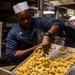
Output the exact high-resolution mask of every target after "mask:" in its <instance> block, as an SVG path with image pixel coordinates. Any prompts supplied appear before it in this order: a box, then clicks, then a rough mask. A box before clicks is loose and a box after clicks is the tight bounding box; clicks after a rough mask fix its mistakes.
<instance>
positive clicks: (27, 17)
mask: <svg viewBox="0 0 75 75" xmlns="http://www.w3.org/2000/svg"><path fill="white" fill-rule="evenodd" d="M17 20H18V22H19V23H20V24H21V26H22V27H26V28H27V27H30V26H31V24H32V15H31V13H30V12H29V10H24V11H21V12H19V13H18V14H17Z"/></svg>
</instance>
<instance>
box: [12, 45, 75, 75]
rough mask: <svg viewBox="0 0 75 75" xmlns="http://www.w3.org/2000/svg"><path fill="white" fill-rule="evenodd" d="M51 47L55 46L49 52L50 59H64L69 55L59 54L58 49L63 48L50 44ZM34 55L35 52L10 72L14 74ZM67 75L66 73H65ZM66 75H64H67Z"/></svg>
mask: <svg viewBox="0 0 75 75" xmlns="http://www.w3.org/2000/svg"><path fill="white" fill-rule="evenodd" d="M52 45H53V46H55V47H56V48H55V49H53V50H52V51H51V52H49V56H50V57H52V58H54V57H55V58H65V57H67V56H69V55H71V54H70V53H67V54H64V55H61V54H59V52H60V51H59V50H58V49H59V48H60V47H64V46H61V45H57V44H52ZM67 48H69V49H71V50H75V49H74V48H71V47H67ZM34 53H35V51H34V52H33V53H32V54H31V55H30V56H29V57H28V58H27V59H25V60H24V61H23V62H22V63H20V64H19V65H18V66H17V67H16V68H14V69H13V70H12V72H14V73H15V71H16V69H17V68H18V67H20V66H22V65H23V64H24V63H25V62H26V61H27V60H28V59H29V58H30V57H31V56H33V55H34ZM67 74H68V73H67ZM67 74H66V75H67Z"/></svg>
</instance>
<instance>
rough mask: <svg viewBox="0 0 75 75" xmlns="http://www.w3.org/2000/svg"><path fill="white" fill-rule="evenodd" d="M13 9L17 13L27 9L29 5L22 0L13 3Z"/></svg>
mask: <svg viewBox="0 0 75 75" xmlns="http://www.w3.org/2000/svg"><path fill="white" fill-rule="evenodd" d="M13 9H14V12H15V14H17V13H19V12H21V11H23V10H27V9H29V6H28V4H27V1H24V2H21V3H18V4H16V5H14V6H13Z"/></svg>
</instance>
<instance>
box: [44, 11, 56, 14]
mask: <svg viewBox="0 0 75 75" xmlns="http://www.w3.org/2000/svg"><path fill="white" fill-rule="evenodd" d="M43 14H55V12H54V11H43Z"/></svg>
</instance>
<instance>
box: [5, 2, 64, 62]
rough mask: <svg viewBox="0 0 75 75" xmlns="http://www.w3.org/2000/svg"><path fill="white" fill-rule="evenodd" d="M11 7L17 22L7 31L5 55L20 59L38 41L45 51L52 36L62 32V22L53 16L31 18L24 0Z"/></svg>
mask: <svg viewBox="0 0 75 75" xmlns="http://www.w3.org/2000/svg"><path fill="white" fill-rule="evenodd" d="M13 9H14V12H15V14H16V16H17V20H18V22H17V23H16V24H15V25H14V26H13V27H12V29H11V30H10V31H9V33H8V36H7V39H6V41H7V42H6V54H7V56H8V57H11V58H13V59H15V58H16V59H20V61H21V59H25V58H26V57H27V56H29V55H30V54H31V53H32V52H33V51H34V50H35V48H36V47H38V46H39V45H38V44H40V43H42V47H43V49H44V52H46V53H47V52H48V50H49V49H50V47H51V40H52V38H53V37H54V36H55V35H57V34H58V33H60V32H62V29H63V28H64V27H63V26H64V24H63V23H62V22H61V21H60V20H56V19H53V18H46V17H45V18H43V17H41V18H40V17H38V18H36V17H34V18H33V17H32V14H31V12H30V11H29V6H28V4H27V2H26V1H24V2H21V3H18V4H16V5H14V6H13ZM35 45H37V46H35ZM33 46H35V47H33ZM31 47H33V48H31ZM29 48H30V49H29Z"/></svg>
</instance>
